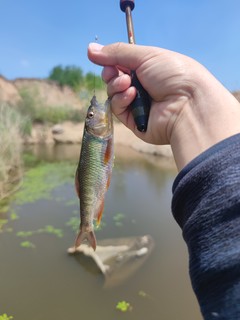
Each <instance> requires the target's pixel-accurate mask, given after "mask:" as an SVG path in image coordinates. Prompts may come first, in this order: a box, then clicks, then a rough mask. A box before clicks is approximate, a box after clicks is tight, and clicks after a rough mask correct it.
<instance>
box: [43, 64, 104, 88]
mask: <svg viewBox="0 0 240 320" xmlns="http://www.w3.org/2000/svg"><path fill="white" fill-rule="evenodd" d="M48 78H49V79H50V80H54V81H56V82H57V83H58V84H59V85H60V86H61V87H62V86H64V85H67V86H69V87H71V88H72V89H73V90H74V91H75V92H78V91H80V89H81V88H82V87H86V88H87V89H88V90H91V91H92V90H94V89H100V88H101V87H102V85H103V82H102V79H101V77H100V76H96V75H95V74H94V73H92V72H88V73H87V74H86V75H85V76H84V75H83V71H82V69H81V68H79V67H76V66H66V67H63V66H61V65H58V66H56V67H54V68H53V69H52V70H51V71H50V74H49V77H48Z"/></svg>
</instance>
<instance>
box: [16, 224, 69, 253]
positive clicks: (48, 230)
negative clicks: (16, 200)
mask: <svg viewBox="0 0 240 320" xmlns="http://www.w3.org/2000/svg"><path fill="white" fill-rule="evenodd" d="M36 234H51V235H54V236H56V237H57V238H62V237H63V231H62V229H57V228H54V227H53V226H50V225H47V226H45V227H44V228H40V229H38V230H35V231H19V232H17V234H16V236H17V237H19V238H25V239H27V238H29V237H31V236H33V235H36ZM20 246H21V247H23V248H32V249H33V248H36V246H35V244H34V243H33V242H31V241H29V240H25V241H22V242H21V243H20Z"/></svg>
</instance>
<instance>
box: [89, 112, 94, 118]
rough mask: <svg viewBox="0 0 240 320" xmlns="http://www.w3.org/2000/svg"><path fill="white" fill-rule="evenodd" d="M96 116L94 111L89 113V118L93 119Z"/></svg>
mask: <svg viewBox="0 0 240 320" xmlns="http://www.w3.org/2000/svg"><path fill="white" fill-rule="evenodd" d="M93 116H94V112H93V111H89V112H88V118H89V119H91V118H93Z"/></svg>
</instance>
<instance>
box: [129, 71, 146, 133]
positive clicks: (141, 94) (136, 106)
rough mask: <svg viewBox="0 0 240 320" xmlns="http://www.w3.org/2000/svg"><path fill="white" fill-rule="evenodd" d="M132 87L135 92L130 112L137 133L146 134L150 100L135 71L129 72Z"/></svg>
mask: <svg viewBox="0 0 240 320" xmlns="http://www.w3.org/2000/svg"><path fill="white" fill-rule="evenodd" d="M131 78H132V83H131V84H132V86H134V87H135V88H136V90H137V94H136V97H135V98H134V100H133V102H132V103H131V106H130V108H131V111H132V115H133V118H134V121H135V124H136V126H137V129H138V131H140V132H146V131H147V126H148V118H149V112H150V106H151V100H150V97H149V94H148V93H147V91H146V90H145V89H144V88H143V86H142V84H141V82H140V81H139V80H138V77H137V75H136V72H135V71H131Z"/></svg>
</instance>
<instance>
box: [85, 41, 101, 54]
mask: <svg viewBox="0 0 240 320" xmlns="http://www.w3.org/2000/svg"><path fill="white" fill-rule="evenodd" d="M88 48H89V50H91V51H92V52H99V51H101V50H102V48H103V45H101V44H99V43H96V42H92V43H89V46H88Z"/></svg>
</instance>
